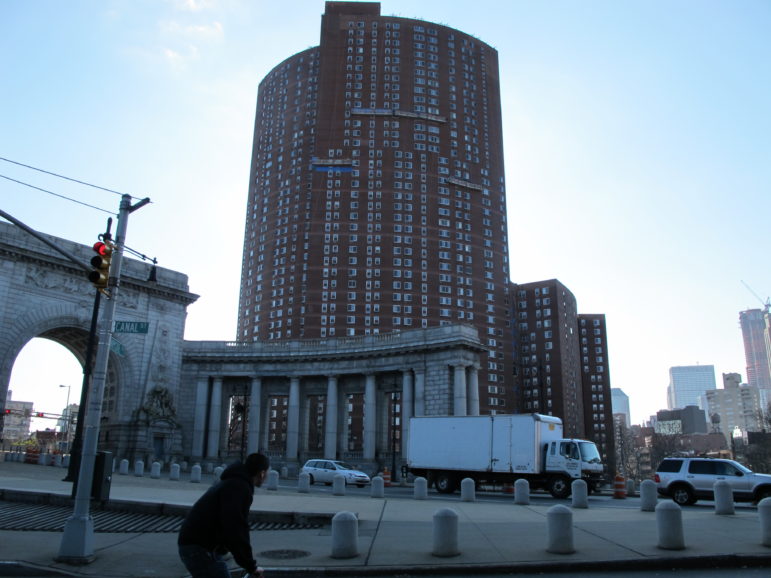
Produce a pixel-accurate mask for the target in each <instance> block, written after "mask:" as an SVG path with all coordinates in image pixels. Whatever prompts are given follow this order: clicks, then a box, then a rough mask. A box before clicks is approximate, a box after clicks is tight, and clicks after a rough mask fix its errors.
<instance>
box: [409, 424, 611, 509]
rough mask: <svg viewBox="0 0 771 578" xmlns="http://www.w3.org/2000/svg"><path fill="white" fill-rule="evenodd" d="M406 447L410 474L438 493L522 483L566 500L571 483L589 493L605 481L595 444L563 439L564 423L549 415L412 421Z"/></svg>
mask: <svg viewBox="0 0 771 578" xmlns="http://www.w3.org/2000/svg"><path fill="white" fill-rule="evenodd" d="M408 445H409V449H408V458H407V464H408V467H409V470H410V472H412V473H413V474H415V475H416V476H423V477H425V478H426V479H427V480H428V482H429V486H431V485H433V486H435V487H436V489H437V491H439V492H441V493H452V492H454V491H455V489H456V488H457V487H458V486H459V484H460V482H461V480H462V479H463V478H472V479H473V480H474V481H475V482H476V483H478V484H479V483H513V482H515V481H516V480H518V479H520V478H523V479H526V480H528V481H529V482H530V487H531V488H532V489H537V488H545V489H546V490H548V491H549V492H550V493H551V495H552V496H554V497H555V498H567V497H568V496H569V495H570V491H571V484H572V482H573V480H576V479H584V480H586V483H587V484H588V485H589V491H592V490H593V489H596V487H597V485H599V484H600V483H601V482H602V481H603V469H604V468H603V464H602V459H601V458H600V453H599V452H598V451H597V446H595V445H594V442H590V441H586V440H578V439H565V438H563V434H562V420H560V419H559V418H557V417H552V416H548V415H541V414H537V413H533V414H514V415H483V416H447V417H440V416H436V417H413V418H412V419H411V420H410V435H409V444H408Z"/></svg>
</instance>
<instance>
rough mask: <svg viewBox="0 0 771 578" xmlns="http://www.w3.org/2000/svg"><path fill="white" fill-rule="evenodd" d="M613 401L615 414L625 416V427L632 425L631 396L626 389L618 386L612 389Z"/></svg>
mask: <svg viewBox="0 0 771 578" xmlns="http://www.w3.org/2000/svg"><path fill="white" fill-rule="evenodd" d="M610 397H611V403H612V405H613V415H620V416H623V420H624V427H627V428H630V427H632V414H631V412H630V411H629V396H628V395H627V394H625V393H624V390H623V389H621V388H618V387H612V388H611V389H610Z"/></svg>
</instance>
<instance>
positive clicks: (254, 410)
mask: <svg viewBox="0 0 771 578" xmlns="http://www.w3.org/2000/svg"><path fill="white" fill-rule="evenodd" d="M247 415H248V416H249V426H248V427H249V429H248V430H247V433H246V435H247V437H246V452H247V453H248V454H253V453H255V452H257V451H259V449H260V422H261V417H262V379H260V378H259V377H253V378H252V387H251V390H250V391H249V412H248V413H247Z"/></svg>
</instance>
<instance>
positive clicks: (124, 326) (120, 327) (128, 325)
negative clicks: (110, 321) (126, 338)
mask: <svg viewBox="0 0 771 578" xmlns="http://www.w3.org/2000/svg"><path fill="white" fill-rule="evenodd" d="M149 327H150V323H149V322H147V321H116V322H115V328H114V329H113V332H114V333H147V330H148V328H149Z"/></svg>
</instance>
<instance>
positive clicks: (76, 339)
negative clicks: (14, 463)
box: [3, 327, 88, 453]
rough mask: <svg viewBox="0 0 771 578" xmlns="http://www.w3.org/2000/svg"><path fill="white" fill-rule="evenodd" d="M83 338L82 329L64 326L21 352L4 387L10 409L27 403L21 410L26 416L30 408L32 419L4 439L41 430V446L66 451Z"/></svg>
mask: <svg viewBox="0 0 771 578" xmlns="http://www.w3.org/2000/svg"><path fill="white" fill-rule="evenodd" d="M87 339H88V334H87V333H86V332H84V331H83V330H81V329H78V328H70V327H63V328H57V329H54V330H50V331H46V332H45V333H43V334H41V335H39V336H37V337H35V338H33V339H31V340H30V341H28V342H27V344H26V345H25V346H24V347H23V348H22V350H21V351H20V352H19V354H18V355H17V356H16V359H15V360H14V364H13V369H12V371H11V379H10V382H9V385H8V389H9V391H11V392H12V397H11V400H10V402H11V406H13V407H16V404H15V403H13V402H27V403H25V404H24V406H23V409H22V408H19V409H20V411H21V412H24V413H26V410H27V409H29V413H30V415H29V419H28V420H27V421H26V422H24V423H23V424H22V423H19V424H18V428H13V429H12V428H7V429H6V428H4V435H3V437H4V440H6V441H12V440H11V438H16V439H18V438H17V436H19V435H21V433H22V431H23V430H24V429H27V428H28V430H27V436H26V437H29V436H33V437H34V436H35V435H36V433H35V432H45V433H44V434H38V438H39V439H40V441H41V443H45V444H47V446H50V447H48V449H50V450H57V451H62V452H63V453H67V451H68V450H69V445H70V443H71V441H72V439H73V437H74V435H75V423H76V420H77V407H76V406H78V405H79V403H80V394H81V386H82V382H83V359H84V356H85V343H86V340H87ZM28 404H31V406H30V405H28ZM8 406H9V403H8V401H6V407H8ZM37 414H43V417H38V416H37ZM15 417H17V418H21V417H26V416H25V415H17V416H15ZM16 421H20V420H19V419H17V420H16ZM7 425H11V424H10V423H9V424H7ZM17 429H18V433H17V431H16V430H17ZM51 432H53V433H51Z"/></svg>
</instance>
